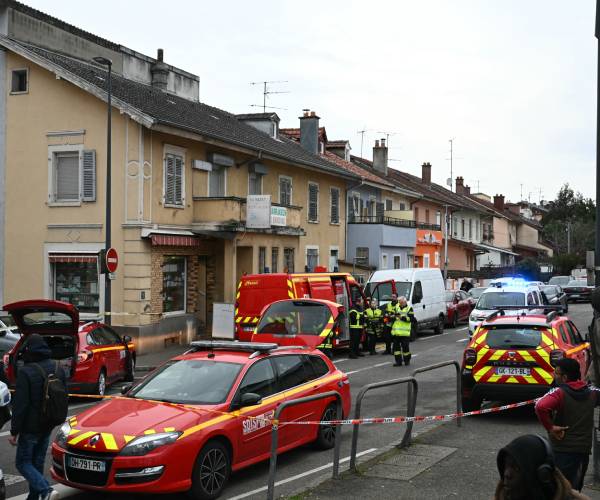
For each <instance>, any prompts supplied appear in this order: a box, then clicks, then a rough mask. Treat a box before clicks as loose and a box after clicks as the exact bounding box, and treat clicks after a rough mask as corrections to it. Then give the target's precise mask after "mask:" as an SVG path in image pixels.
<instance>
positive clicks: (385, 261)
mask: <svg viewBox="0 0 600 500" xmlns="http://www.w3.org/2000/svg"><path fill="white" fill-rule="evenodd" d="M387 268H388V256H387V253H382V254H381V269H387Z"/></svg>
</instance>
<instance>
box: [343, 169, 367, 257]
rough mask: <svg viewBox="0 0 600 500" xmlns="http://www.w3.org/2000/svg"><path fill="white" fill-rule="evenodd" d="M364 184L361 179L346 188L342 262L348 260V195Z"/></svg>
mask: <svg viewBox="0 0 600 500" xmlns="http://www.w3.org/2000/svg"><path fill="white" fill-rule="evenodd" d="M364 184H365V180H364V179H363V178H361V179H360V182H359V183H358V184H355V185H354V186H350V187H347V188H346V231H344V260H346V261H347V260H348V193H349V192H350V191H352V190H353V189H356V188H359V187H361V186H364Z"/></svg>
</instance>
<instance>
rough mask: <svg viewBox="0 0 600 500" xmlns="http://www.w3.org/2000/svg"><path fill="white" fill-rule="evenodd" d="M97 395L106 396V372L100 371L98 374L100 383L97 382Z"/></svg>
mask: <svg viewBox="0 0 600 500" xmlns="http://www.w3.org/2000/svg"><path fill="white" fill-rule="evenodd" d="M96 394H98V395H99V396H104V395H105V394H106V370H105V369H104V368H102V369H100V373H99V374H98V381H97V382H96Z"/></svg>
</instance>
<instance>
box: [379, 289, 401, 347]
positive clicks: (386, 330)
mask: <svg viewBox="0 0 600 500" xmlns="http://www.w3.org/2000/svg"><path fill="white" fill-rule="evenodd" d="M397 308H398V295H396V294H395V293H392V300H391V302H388V303H387V304H386V305H385V306H383V307H382V309H383V341H384V342H385V351H383V352H382V353H381V354H392V324H393V323H394V320H395V314H396V309H397Z"/></svg>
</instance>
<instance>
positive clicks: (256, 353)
mask: <svg viewBox="0 0 600 500" xmlns="http://www.w3.org/2000/svg"><path fill="white" fill-rule="evenodd" d="M293 349H308V347H307V346H305V345H278V346H277V347H275V348H274V349H269V350H268V351H258V350H256V351H254V352H253V353H252V354H250V356H249V357H248V359H254V358H256V357H257V356H260V355H261V354H270V353H272V352H275V351H289V350H293Z"/></svg>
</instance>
